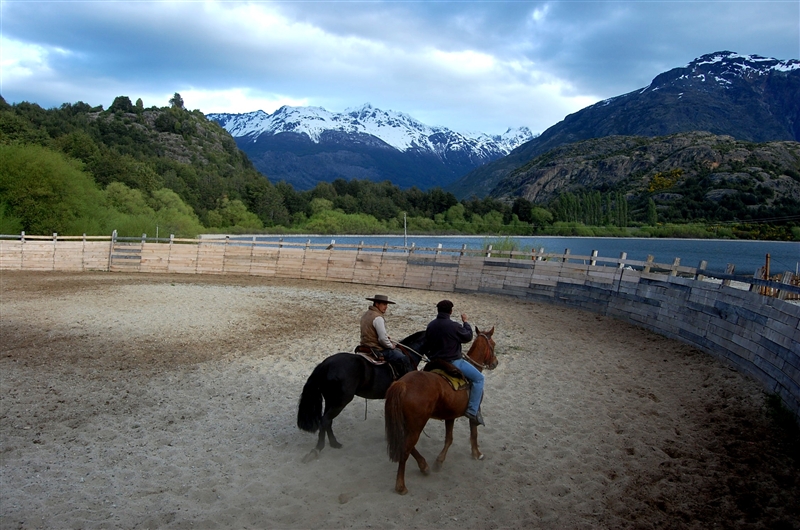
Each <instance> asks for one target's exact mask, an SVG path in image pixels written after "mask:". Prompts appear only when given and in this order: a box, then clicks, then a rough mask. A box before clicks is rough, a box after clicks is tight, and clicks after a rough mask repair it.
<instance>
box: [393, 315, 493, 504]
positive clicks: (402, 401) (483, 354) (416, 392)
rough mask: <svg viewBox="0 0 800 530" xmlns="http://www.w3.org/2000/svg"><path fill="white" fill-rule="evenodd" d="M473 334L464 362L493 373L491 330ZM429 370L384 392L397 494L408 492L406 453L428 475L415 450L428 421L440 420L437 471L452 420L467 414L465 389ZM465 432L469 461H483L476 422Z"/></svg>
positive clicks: (450, 434) (447, 444) (409, 376)
mask: <svg viewBox="0 0 800 530" xmlns="http://www.w3.org/2000/svg"><path fill="white" fill-rule="evenodd" d="M475 332H476V333H477V336H476V337H475V341H474V342H473V343H472V346H471V347H470V349H469V351H468V352H467V355H466V356H465V359H466V360H468V361H469V362H470V363H472V365H473V366H475V367H476V368H477V369H478V370H480V371H483V369H484V368H488V369H489V370H494V369H495V368H497V357H496V356H495V354H494V346H495V343H494V339H492V335H493V334H494V328H492V329H491V330H490V331H488V332H485V333H481V331H480V330H479V329H478V328H477V326H476V327H475ZM435 362H436V361H434V362H433V363H431V365H433V364H434V363H435ZM448 364H449V363H448ZM450 366H451V367H452V365H450ZM429 368H430V366H426V371H424V372H411V373H408V374H406V375H404V376H403V377H401V378H400V379H399V380H398V381H396V382H395V383H393V384H392V386H390V387H389V390H388V391H387V392H386V404H385V412H386V413H385V416H386V448H387V451H388V453H389V458H391V460H392V462H397V481H396V483H395V487H394V489H395V491H397V493H399V494H401V495H405V494H406V493H408V489H407V488H406V483H405V471H406V460H408V455H409V454H410V455H412V456H413V457H414V459H415V460H416V461H417V465H418V466H419V470H420V471H422V473H424V474H425V475H427V474H428V473H429V472H430V468H429V467H428V462H427V461H426V460H425V458H423V456H422V455H421V454H419V451H417V449H416V447H415V446H416V445H417V441H418V440H419V435H420V433H422V429H424V428H425V425H426V424H427V423H428V420H429V419H430V418H434V419H437V420H444V426H445V437H444V448H443V449H442V452H441V453H439V456H437V457H436V462H435V464H434V469H435V470H436V471H438V470H439V469H441V467H442V464H444V459H445V457H446V456H447V450H448V449H449V448H450V445H451V444H452V443H453V424H454V423H455V420H456V418H458V417H460V416H463V415H464V413H465V412H466V411H467V402H468V401H469V391H468V389H466V388H463V389H461V390H453V387H452V386H451V385H450V383H449V382H448V381H447V380H445V379H444V377H442V376H440V375H437V374H435V373H433V372H430V371H427V370H429ZM469 431H470V435H469V440H470V444H471V445H472V458H474V459H476V460H483V454H482V453H481V452H480V451H479V450H478V423H477V422H475V421H474V420H470V422H469Z"/></svg>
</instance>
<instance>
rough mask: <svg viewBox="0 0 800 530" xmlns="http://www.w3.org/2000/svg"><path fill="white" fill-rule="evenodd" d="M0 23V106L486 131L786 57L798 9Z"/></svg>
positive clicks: (129, 8)
mask: <svg viewBox="0 0 800 530" xmlns="http://www.w3.org/2000/svg"><path fill="white" fill-rule="evenodd" d="M2 17H3V22H2V24H3V25H2V29H3V34H2V38H3V42H2V44H3V48H4V51H3V76H2V86H0V90H2V92H3V96H4V97H5V98H6V100H7V101H10V102H16V101H22V100H27V101H34V102H37V103H39V104H41V105H43V106H56V105H59V104H60V103H63V102H67V101H77V100H84V101H87V102H88V103H90V104H104V105H108V104H110V103H111V101H113V98H114V97H115V96H117V95H120V94H128V95H130V96H131V97H138V96H139V95H141V96H147V97H149V98H151V99H153V100H154V101H153V103H152V104H160V105H163V104H166V103H165V101H160V99H164V97H165V95H169V94H171V93H173V92H175V91H186V92H187V94H191V96H190V97H191V98H194V100H195V101H196V102H197V103H196V104H194V105H195V106H196V107H199V108H200V110H203V111H204V112H212V111H224V110H231V111H240V112H241V111H247V110H257V109H258V108H262V107H265V106H268V105H273V106H277V105H279V104H282V103H285V102H286V101H301V102H306V103H307V104H311V105H320V106H326V107H327V108H329V110H333V111H341V110H344V108H346V107H353V106H358V105H361V104H362V103H365V102H371V103H372V104H373V105H375V106H378V107H381V108H386V109H392V110H398V111H403V112H406V113H409V114H411V115H413V116H415V117H417V118H418V119H421V120H422V121H426V122H428V123H430V124H432V125H445V126H448V127H452V128H455V129H461V130H464V129H471V130H483V131H485V132H491V133H496V132H502V131H503V130H504V129H505V128H506V127H508V126H520V125H527V126H529V127H531V128H532V129H534V130H538V131H541V130H543V129H545V128H546V127H548V126H550V125H552V124H553V123H555V122H556V121H558V120H560V119H562V118H563V117H564V116H565V115H566V114H568V113H571V112H575V111H576V110H578V109H580V108H582V107H583V106H585V105H588V104H590V103H593V102H594V101H597V100H599V99H604V98H607V97H611V96H615V95H619V94H622V93H626V92H629V91H631V90H635V89H637V88H640V87H643V86H646V85H647V84H648V83H649V82H650V81H651V80H652V78H653V77H655V76H656V75H657V74H659V73H661V72H663V71H666V70H669V69H671V68H674V67H679V66H683V65H684V64H686V63H688V62H689V61H691V60H692V59H694V58H696V57H698V56H700V55H703V54H706V53H711V52H714V51H719V50H731V51H735V52H738V53H742V54H750V53H755V54H760V55H765V56H770V57H777V58H780V59H790V58H798V57H800V29H799V28H800V24H798V22H799V21H800V3H798V2H783V1H774V2H771V1H767V2H740V1H706V2H702V1H698V2H691V1H671V2H667V1H664V2H659V1H627V2H611V1H602V0H599V1H560V2H525V1H431V2H404V1H394V2H339V1H332V2H325V1H317V2H289V1H287V2H253V3H239V2H197V3H192V2H94V1H61V2H4V3H3V4H2ZM92 98H98V99H99V101H98V100H92ZM185 99H186V98H185ZM156 100H158V101H156ZM248 101H249V102H250V103H251V104H252V105H253V107H252V108H243V106H244V107H246V105H247V104H248ZM234 103H235V105H236V108H233V106H234ZM147 104H149V103H147ZM187 104H188V105H190V106H191V105H193V102H192V101H191V100H187ZM226 105H227V106H228V107H227V108H226ZM264 110H268V111H271V110H274V109H271V108H264ZM428 120H431V121H428Z"/></svg>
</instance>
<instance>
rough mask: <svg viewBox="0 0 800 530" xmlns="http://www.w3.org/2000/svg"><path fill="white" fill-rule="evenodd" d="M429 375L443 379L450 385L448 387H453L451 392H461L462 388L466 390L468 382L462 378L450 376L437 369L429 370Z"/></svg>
mask: <svg viewBox="0 0 800 530" xmlns="http://www.w3.org/2000/svg"><path fill="white" fill-rule="evenodd" d="M431 373H432V374H436V375H440V376H442V377H444V379H445V381H447V382H448V383H450V386H452V387H453V390H461V389H462V388H466V387H468V386H469V381H467V380H466V379H464V378H463V377H458V376H454V375H450V374H448V373H447V372H445V371H444V370H441V369H439V368H434V369H433V370H431Z"/></svg>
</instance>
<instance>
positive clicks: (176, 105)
mask: <svg viewBox="0 0 800 530" xmlns="http://www.w3.org/2000/svg"><path fill="white" fill-rule="evenodd" d="M129 101H130V100H129ZM169 105H170V107H172V108H173V109H183V98H182V97H181V95H180V94H178V93H177V92H175V95H174V96H172V97H171V98H169Z"/></svg>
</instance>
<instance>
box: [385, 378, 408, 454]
mask: <svg viewBox="0 0 800 530" xmlns="http://www.w3.org/2000/svg"><path fill="white" fill-rule="evenodd" d="M406 388H407V387H406V384H405V383H404V382H403V381H397V382H395V383H392V386H390V387H389V390H387V391H386V403H385V405H384V416H385V418H386V452H387V453H389V458H390V459H391V461H392V462H400V461H402V460H403V459H404V458H405V457H406V454H405V447H406V419H405V414H403V401H404V399H405V394H406Z"/></svg>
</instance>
